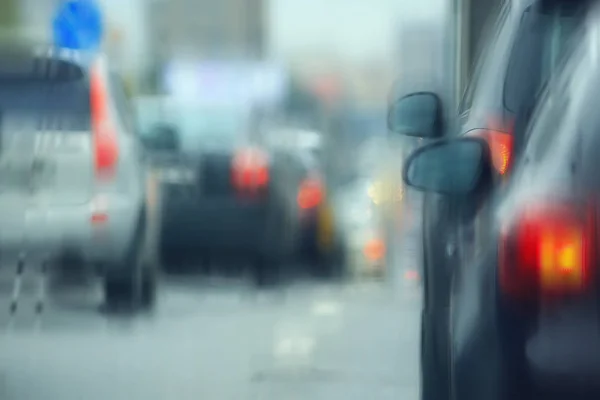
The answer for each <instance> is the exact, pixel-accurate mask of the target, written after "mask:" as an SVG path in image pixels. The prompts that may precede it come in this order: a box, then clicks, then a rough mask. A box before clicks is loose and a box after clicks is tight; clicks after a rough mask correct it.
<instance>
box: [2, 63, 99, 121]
mask: <svg viewBox="0 0 600 400" xmlns="http://www.w3.org/2000/svg"><path fill="white" fill-rule="evenodd" d="M90 113H91V111H90V88H89V84H88V80H87V77H86V74H85V73H84V70H83V69H82V68H81V67H79V66H77V65H76V64H74V63H71V62H68V61H63V60H40V59H35V58H30V59H20V60H14V59H12V60H11V59H7V58H6V57H0V121H1V124H2V126H3V127H5V125H6V122H7V121H13V122H14V121H16V120H22V121H21V122H23V123H26V124H27V125H35V126H36V127H37V129H38V130H66V131H89V129H90V119H91V115H90ZM3 129H5V128H3Z"/></svg>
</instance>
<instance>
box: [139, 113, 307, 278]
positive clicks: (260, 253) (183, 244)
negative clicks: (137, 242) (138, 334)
mask: <svg viewBox="0 0 600 400" xmlns="http://www.w3.org/2000/svg"><path fill="white" fill-rule="evenodd" d="M170 110H171V112H170V113H169V114H168V118H167V117H166V116H163V117H162V122H161V123H160V124H158V125H155V126H154V128H153V129H149V130H148V132H147V133H146V134H145V138H146V144H147V146H148V148H149V149H150V153H151V154H152V157H153V163H154V165H155V170H156V171H157V173H158V175H159V176H160V179H161V182H162V193H161V203H162V228H161V244H160V250H161V254H162V255H163V263H164V264H165V268H169V266H170V267H171V268H174V267H175V266H177V265H182V263H185V262H190V260H191V259H194V260H202V261H203V262H204V263H210V262H212V261H220V260H222V259H223V258H232V257H233V258H239V259H240V260H242V261H244V262H248V263H249V264H251V265H252V267H253V270H254V272H255V276H256V278H257V280H258V282H259V283H261V284H263V283H267V282H271V281H273V280H275V279H278V278H279V277H280V276H281V273H282V271H281V268H282V266H284V265H286V261H288V260H289V259H290V258H291V257H292V256H293V254H294V252H295V247H296V243H297V241H298V226H297V225H298V224H297V221H298V216H297V212H298V208H297V205H296V200H297V199H296V197H297V195H296V188H297V183H295V182H294V181H293V179H291V177H290V168H289V165H288V163H286V162H285V159H284V158H283V157H282V155H281V154H279V153H278V152H269V151H267V150H266V149H265V148H263V147H259V146H256V145H254V144H253V143H252V142H251V141H250V136H251V135H250V132H249V130H250V126H249V122H248V121H249V116H248V114H247V113H246V111H244V110H243V109H241V108H239V107H237V108H236V107H231V106H206V105H200V104H194V103H190V102H185V103H174V104H171V108H170Z"/></svg>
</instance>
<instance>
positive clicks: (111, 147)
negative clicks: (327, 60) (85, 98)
mask: <svg viewBox="0 0 600 400" xmlns="http://www.w3.org/2000/svg"><path fill="white" fill-rule="evenodd" d="M90 78H91V79H90V106H91V116H92V121H91V122H92V135H93V145H94V151H95V153H94V155H95V157H94V166H95V171H96V176H97V177H98V178H99V179H111V178H112V177H113V176H114V174H115V169H116V166H117V161H118V158H119V148H118V144H117V136H116V133H115V130H114V127H113V126H112V125H111V124H110V116H109V113H108V101H107V100H108V99H107V95H106V88H105V86H104V83H103V81H102V76H101V74H100V73H99V71H98V70H97V69H96V68H93V69H92V71H91V76H90Z"/></svg>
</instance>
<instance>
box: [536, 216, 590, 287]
mask: <svg viewBox="0 0 600 400" xmlns="http://www.w3.org/2000/svg"><path fill="white" fill-rule="evenodd" d="M539 260H540V274H541V284H542V287H544V288H556V287H562V286H569V287H570V286H575V287H577V286H580V285H581V284H582V283H583V276H584V271H583V265H584V241H583V234H582V232H581V230H580V229H577V228H573V227H571V228H565V229H561V230H560V231H558V230H557V229H548V230H545V231H543V232H541V233H540V246H539Z"/></svg>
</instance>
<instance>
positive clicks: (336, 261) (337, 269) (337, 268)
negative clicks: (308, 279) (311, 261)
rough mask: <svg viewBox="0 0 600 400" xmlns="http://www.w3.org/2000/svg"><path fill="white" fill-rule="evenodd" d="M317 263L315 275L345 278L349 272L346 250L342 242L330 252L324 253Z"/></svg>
mask: <svg viewBox="0 0 600 400" xmlns="http://www.w3.org/2000/svg"><path fill="white" fill-rule="evenodd" d="M319 259H320V260H319V262H318V263H317V264H316V266H317V270H316V271H315V275H316V276H317V277H319V278H325V279H331V280H344V279H345V278H346V276H347V273H348V268H347V263H346V262H347V257H346V250H345V247H344V246H343V245H342V244H337V245H335V247H334V248H333V249H332V251H331V252H330V253H328V254H322V255H321V256H320V257H319Z"/></svg>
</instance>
